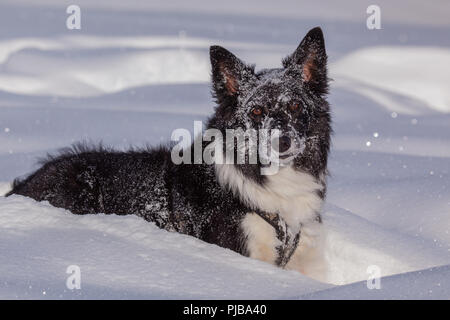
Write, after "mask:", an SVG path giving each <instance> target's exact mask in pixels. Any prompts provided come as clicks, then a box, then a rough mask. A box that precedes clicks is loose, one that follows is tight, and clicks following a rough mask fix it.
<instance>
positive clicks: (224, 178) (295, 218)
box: [216, 164, 322, 231]
mask: <svg viewBox="0 0 450 320" xmlns="http://www.w3.org/2000/svg"><path fill="white" fill-rule="evenodd" d="M216 173H217V177H218V179H219V182H220V183H221V184H222V185H226V186H228V187H229V188H230V189H231V190H232V191H233V192H234V193H235V195H236V196H239V197H240V198H241V200H242V201H244V202H245V203H247V204H248V205H249V206H250V207H256V208H259V209H261V210H263V211H267V212H275V213H278V214H280V215H281V216H282V218H283V219H284V220H285V221H286V222H287V224H288V225H289V227H290V228H291V229H292V231H297V230H298V228H299V226H300V224H307V223H309V222H312V221H314V219H315V218H316V215H317V213H318V212H319V211H320V208H321V205H322V199H321V198H320V196H319V195H318V191H320V190H321V189H322V185H321V184H319V183H318V182H317V181H316V179H315V178H314V177H313V176H311V175H310V174H308V173H304V172H300V171H297V170H294V169H293V168H292V167H284V168H281V169H280V170H279V171H278V173H277V174H274V175H269V176H267V179H268V181H267V183H266V184H265V185H264V186H263V185H260V184H258V183H256V182H254V181H253V180H250V179H248V178H246V177H245V176H244V175H243V174H242V173H241V172H240V171H239V170H238V169H236V168H235V167H234V166H233V165H227V164H223V165H220V164H218V165H216Z"/></svg>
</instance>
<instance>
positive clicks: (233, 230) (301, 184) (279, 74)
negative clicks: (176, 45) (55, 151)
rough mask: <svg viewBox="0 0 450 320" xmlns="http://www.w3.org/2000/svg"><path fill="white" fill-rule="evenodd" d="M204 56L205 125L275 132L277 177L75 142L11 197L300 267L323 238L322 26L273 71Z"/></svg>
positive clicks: (325, 110)
mask: <svg viewBox="0 0 450 320" xmlns="http://www.w3.org/2000/svg"><path fill="white" fill-rule="evenodd" d="M210 56H211V64H212V82H213V95H214V97H215V99H216V102H217V107H216V109H215V113H214V115H213V116H212V117H211V118H210V119H209V120H208V124H207V128H214V129H218V130H219V131H220V132H222V133H223V134H224V135H225V131H226V130H228V129H238V128H243V129H249V128H254V129H257V130H258V129H262V128H264V129H277V130H278V131H279V132H280V134H279V146H278V148H279V158H280V163H281V164H280V168H279V170H278V171H277V173H275V174H271V175H265V174H262V169H263V168H264V166H265V165H264V164H262V163H261V161H258V162H257V163H253V164H251V163H246V162H244V163H239V164H225V163H223V162H220V161H216V163H213V164H207V163H204V162H203V163H201V164H189V163H181V164H175V163H174V162H173V161H172V156H171V155H172V152H171V150H170V149H169V148H168V147H159V148H155V149H149V150H131V151H128V152H118V151H114V150H109V149H107V148H103V147H96V148H90V147H85V146H82V145H77V146H74V147H72V148H70V149H67V150H65V151H63V152H61V153H60V154H59V155H58V156H53V157H52V156H50V157H49V158H47V159H46V160H45V161H44V163H43V165H42V167H41V168H40V169H39V170H37V171H36V172H35V173H33V174H32V175H30V176H29V177H28V178H26V179H25V180H22V181H19V180H16V181H15V182H14V185H13V189H12V191H10V192H9V193H8V195H7V196H9V195H12V194H18V195H23V196H28V197H31V198H33V199H36V200H37V201H48V202H49V203H50V204H52V205H53V206H55V207H60V208H65V209H68V210H70V211H71V212H73V213H74V214H94V213H106V214H118V215H126V214H135V215H138V216H140V217H143V218H144V219H145V220H147V221H151V222H154V223H155V224H156V225H157V226H158V227H160V228H164V229H166V230H169V231H177V232H181V233H184V234H188V235H192V236H195V237H197V238H199V239H202V240H204V241H207V242H209V243H213V244H217V245H219V246H222V247H225V248H229V249H232V250H234V251H236V252H238V253H241V254H243V255H246V256H250V257H252V258H256V259H260V260H264V261H267V262H270V263H274V264H277V265H280V266H287V268H294V269H300V270H301V271H303V270H304V269H305V268H307V266H305V263H304V260H305V258H306V257H307V256H308V255H310V253H308V251H309V250H310V249H311V248H314V247H316V246H317V243H318V242H320V241H319V240H320V234H321V232H320V226H321V215H320V210H321V205H322V203H323V201H324V197H325V191H326V175H327V157H328V152H329V146H330V133H331V120H330V114H329V105H328V103H327V101H326V99H325V97H326V94H327V91H328V78H327V66H326V64H327V55H326V52H325V44H324V38H323V34H322V31H321V29H320V28H314V29H312V30H311V31H309V33H308V34H307V35H306V36H305V38H304V39H303V40H302V42H301V43H300V45H299V46H298V48H297V49H296V50H295V52H294V53H293V54H291V55H290V56H288V57H287V58H285V59H284V60H283V63H282V68H278V69H264V70H262V71H259V72H255V70H254V67H253V66H249V65H247V64H245V63H244V62H242V61H241V60H239V59H238V58H237V57H236V56H234V55H233V54H232V53H230V52H229V51H227V50H226V49H224V48H222V47H219V46H212V47H211V48H210ZM219 142H220V141H219V140H217V141H215V144H216V145H217V143H219ZM194 144H195V142H194V143H193V145H194ZM220 145H221V146H222V147H223V149H224V150H225V149H227V148H228V147H229V144H227V143H225V142H223V143H222V142H220ZM202 146H203V147H204V148H205V147H206V144H205V143H203V144H202ZM192 148H194V146H192ZM192 150H193V149H192ZM192 153H193V152H192ZM216 160H217V159H216Z"/></svg>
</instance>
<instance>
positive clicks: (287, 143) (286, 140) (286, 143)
mask: <svg viewBox="0 0 450 320" xmlns="http://www.w3.org/2000/svg"><path fill="white" fill-rule="evenodd" d="M290 147H291V138H290V137H288V136H281V137H280V142H279V152H280V153H283V152H286V151H288V150H289V148H290Z"/></svg>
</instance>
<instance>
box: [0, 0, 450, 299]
mask: <svg viewBox="0 0 450 320" xmlns="http://www.w3.org/2000/svg"><path fill="white" fill-rule="evenodd" d="M184 3H185V2H181V1H173V2H172V1H171V2H170V3H167V4H165V3H164V2H160V1H158V2H157V1H146V2H139V1H129V2H126V3H125V2H118V1H117V2H114V3H113V4H112V3H111V1H103V0H101V1H95V4H94V3H93V2H92V1H81V0H80V1H77V4H78V5H79V6H80V7H81V10H82V29H81V30H67V29H66V28H65V19H66V17H67V15H66V14H65V6H64V5H61V4H60V3H59V2H58V1H56V0H44V1H42V2H40V5H39V6H37V5H36V4H35V3H34V2H31V1H25V0H20V1H12V0H5V1H3V2H2V4H1V5H0V169H1V170H0V195H1V194H4V193H6V192H7V191H8V190H9V184H10V182H11V181H12V180H13V179H14V178H15V177H17V176H21V175H24V174H26V173H29V172H31V171H32V170H34V169H36V168H37V165H36V159H37V158H38V157H41V156H44V155H45V154H46V152H48V151H54V150H56V149H57V148H60V147H64V146H67V145H69V144H71V143H72V142H75V141H79V140H90V141H94V142H95V141H103V143H104V144H107V145H112V146H114V147H116V148H119V149H126V148H127V147H128V146H129V145H135V146H143V145H145V144H147V143H148V144H158V143H160V142H165V141H168V140H169V139H170V135H171V133H172V131H173V130H174V129H176V128H186V129H188V130H190V131H192V130H193V121H194V120H205V119H206V117H207V116H208V115H209V114H210V113H211V112H212V110H213V104H212V99H211V97H210V84H209V82H208V81H209V76H210V67H209V57H208V46H209V45H212V44H219V45H223V46H224V47H226V48H227V49H229V50H231V51H232V52H233V53H235V54H236V55H237V56H238V57H240V58H242V59H243V60H245V61H247V62H250V63H256V64H257V65H256V67H257V68H263V67H274V66H279V65H280V63H281V59H282V58H283V57H285V56H286V55H287V54H289V53H291V52H292V51H293V50H294V49H295V48H296V46H297V45H298V43H299V41H300V40H301V38H302V37H303V36H304V35H305V34H306V32H307V31H308V30H309V29H310V28H312V27H314V26H316V25H320V26H321V27H322V28H323V30H324V34H325V39H326V45H327V51H328V54H329V56H330V64H329V65H330V76H331V77H332V78H333V82H332V83H331V90H330V96H329V101H330V104H331V107H332V110H333V119H334V130H335V135H334V137H333V148H332V152H331V158H330V172H331V176H330V178H329V185H328V195H327V203H326V205H325V207H324V210H323V216H324V226H325V229H326V231H327V232H326V233H327V234H326V240H325V249H324V250H325V257H326V266H327V267H328V272H327V281H326V282H327V283H321V282H318V281H316V280H314V279H312V278H310V277H308V275H309V276H311V275H312V274H306V275H302V274H300V273H298V272H295V271H287V270H281V269H278V268H275V267H273V266H271V265H268V264H266V263H263V262H260V261H256V260H252V259H249V258H245V257H242V256H240V255H238V254H236V253H234V252H232V251H229V250H226V249H223V248H220V247H217V246H214V245H210V244H207V243H204V242H201V241H199V240H197V239H195V238H192V237H187V236H184V235H181V234H176V233H169V232H166V231H163V230H159V229H158V228H157V227H155V226H154V225H152V224H150V223H147V222H145V221H143V220H142V219H139V218H137V217H134V216H126V217H123V216H120V217H119V216H105V215H96V216H75V215H72V214H70V213H68V212H66V211H65V210H62V209H57V208H53V207H51V206H50V205H48V204H46V203H36V202H34V201H32V200H30V199H26V198H22V197H18V196H13V197H10V198H3V197H1V196H0V298H7V299H14V298H45V299H50V298H56V299H58V298H64V299H66V298H67V299H90V298H119V299H123V298H138V299H141V298H142V299H147V298H158V299H160V298H170V299H177V298H202V299H221V298H223V299H226V298H230V299H231V298H238V299H239V298H247V299H259V298H261V299H262V298H268V299H284V298H294V299H297V298H306V299H311V298H319V299H330V298H331V299H335V298H344V299H354V298H359V299H372V298H383V299H391V298H401V299H427V298H439V299H449V298H450V179H449V177H450V173H449V170H450V166H449V158H450V126H449V123H450V91H449V90H448V86H449V82H450V81H449V80H450V79H449V74H450V61H449V60H450V40H449V38H448V32H449V27H450V24H449V22H448V14H449V7H448V3H446V2H445V1H443V2H438V3H437V4H434V5H433V6H428V7H427V8H422V7H420V8H421V10H418V9H416V10H413V8H418V7H419V6H420V5H421V2H419V1H408V8H410V10H404V6H402V5H401V4H396V5H394V4H392V2H389V1H379V5H380V7H381V9H382V19H384V18H383V17H385V20H383V22H382V30H373V31H369V30H367V29H366V28H365V17H366V14H365V9H366V8H365V5H364V3H362V2H359V1H349V2H348V3H346V4H345V5H336V4H334V2H332V1H326V2H325V4H323V2H321V5H320V6H319V5H318V4H317V3H314V2H304V3H300V2H298V1H286V3H285V5H284V6H277V7H276V8H273V7H272V3H273V2H270V1H258V5H257V6H255V5H254V4H255V2H254V1H250V2H248V3H247V2H246V3H242V2H238V1H235V0H233V1H228V2H227V3H226V5H224V4H219V3H217V4H214V5H210V4H209V2H208V3H207V2H202V1H193V2H190V4H189V6H188V7H189V8H188V7H186V5H184ZM323 8H328V9H329V10H324V9H323ZM422 10H425V11H422ZM419 13H420V14H419ZM355 17H360V18H355ZM32 18H33V19H32ZM70 265H78V266H79V267H80V270H81V290H73V291H71V290H69V289H67V287H66V279H67V277H68V276H69V275H68V274H67V273H66V269H67V267H68V266H70ZM373 265H375V266H377V267H378V268H379V270H380V273H381V276H382V278H381V281H380V283H381V289H379V290H377V289H372V290H369V289H368V288H367V283H366V281H367V279H368V278H369V276H370V275H369V273H368V272H367V269H368V267H369V266H373ZM44 292H45V293H44Z"/></svg>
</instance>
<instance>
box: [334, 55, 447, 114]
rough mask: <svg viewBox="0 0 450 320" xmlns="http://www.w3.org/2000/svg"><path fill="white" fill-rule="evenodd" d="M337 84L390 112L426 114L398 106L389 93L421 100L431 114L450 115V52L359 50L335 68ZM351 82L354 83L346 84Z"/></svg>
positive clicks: (401, 104)
mask: <svg viewBox="0 0 450 320" xmlns="http://www.w3.org/2000/svg"><path fill="white" fill-rule="evenodd" d="M331 70H332V77H333V78H334V79H338V80H337V81H336V84H337V85H339V84H341V83H342V84H341V85H342V86H344V87H346V88H350V87H351V88H352V89H353V90H354V91H356V92H358V93H360V94H363V95H366V96H368V97H369V98H372V99H374V100H375V101H376V102H378V103H380V104H381V105H383V106H384V107H386V108H387V109H388V110H392V111H397V112H403V113H407V114H418V113H421V111H422V112H423V110H420V108H418V107H417V106H416V105H414V104H413V105H411V104H406V103H397V102H395V101H393V99H391V98H390V97H389V93H391V94H392V93H394V94H399V95H402V96H404V97H405V98H409V99H417V100H419V101H421V102H423V103H425V104H426V106H427V107H428V108H430V109H431V110H437V111H440V112H450V90H448V86H449V83H450V49H447V48H438V47H428V48H427V47H387V46H386V47H374V48H365V49H361V50H358V51H356V52H354V53H352V54H350V55H348V56H346V57H345V58H343V59H341V60H339V61H338V62H336V63H334V64H333V65H332V67H331ZM345 81H349V82H350V83H345Z"/></svg>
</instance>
